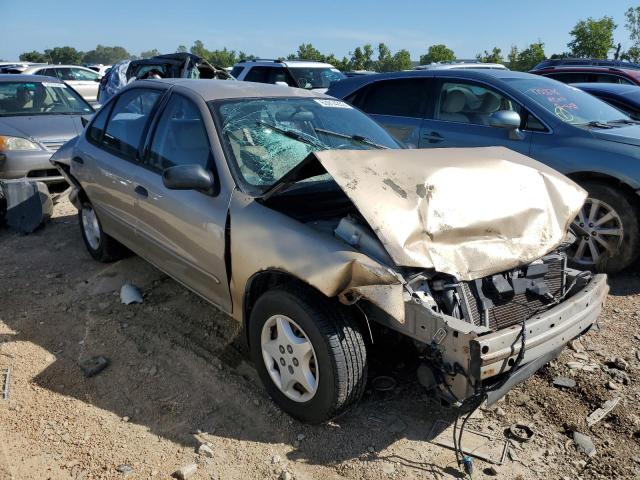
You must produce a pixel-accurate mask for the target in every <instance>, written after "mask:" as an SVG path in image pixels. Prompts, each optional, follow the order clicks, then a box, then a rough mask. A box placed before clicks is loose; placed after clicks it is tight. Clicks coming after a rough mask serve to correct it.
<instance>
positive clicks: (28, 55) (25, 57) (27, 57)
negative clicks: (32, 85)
mask: <svg viewBox="0 0 640 480" xmlns="http://www.w3.org/2000/svg"><path fill="white" fill-rule="evenodd" d="M20 60H21V61H23V62H33V63H47V62H48V61H49V59H48V58H47V57H46V56H45V54H44V53H42V52H37V51H35V50H32V51H30V52H24V53H21V54H20Z"/></svg>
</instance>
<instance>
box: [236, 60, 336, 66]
mask: <svg viewBox="0 0 640 480" xmlns="http://www.w3.org/2000/svg"><path fill="white" fill-rule="evenodd" d="M236 65H237V66H248V65H251V66H260V67H263V66H273V65H283V66H285V67H293V68H296V67H299V68H318V67H324V68H336V67H334V66H333V65H331V64H330V63H325V62H316V61H315V60H270V59H260V58H258V59H256V60H244V61H242V62H238V63H236Z"/></svg>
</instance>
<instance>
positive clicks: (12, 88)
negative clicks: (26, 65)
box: [0, 75, 93, 183]
mask: <svg viewBox="0 0 640 480" xmlns="http://www.w3.org/2000/svg"><path fill="white" fill-rule="evenodd" d="M91 114H93V108H92V107H91V105H89V104H88V103H87V102H86V101H85V100H84V99H83V98H82V97H81V96H80V95H79V94H78V93H77V92H75V91H74V90H73V89H72V88H71V87H69V86H68V85H66V84H65V83H63V82H62V81H60V80H58V79H57V78H50V77H43V76H39V75H38V76H37V75H0V178H1V179H14V178H21V177H27V178H36V179H38V180H40V181H44V182H48V183H56V182H63V181H64V179H63V177H61V176H60V173H59V172H58V171H57V170H56V169H55V168H52V166H51V164H50V163H49V158H50V157H51V155H52V154H53V153H55V151H56V150H57V149H58V148H60V146H61V145H62V144H64V143H65V142H66V141H67V140H69V139H70V138H73V137H75V136H77V135H78V134H79V133H80V132H82V130H83V125H82V122H81V117H82V116H83V115H91Z"/></svg>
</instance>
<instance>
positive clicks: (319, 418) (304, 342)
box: [249, 288, 367, 423]
mask: <svg viewBox="0 0 640 480" xmlns="http://www.w3.org/2000/svg"><path fill="white" fill-rule="evenodd" d="M249 336H250V343H251V354H252V357H253V361H254V362H255V366H256V369H257V370H258V374H259V375H260V378H261V380H262V382H263V383H264V385H265V387H266V389H267V391H268V392H269V395H270V396H271V397H272V398H273V400H274V401H275V402H276V403H277V404H278V406H279V407H280V408H282V409H283V410H284V411H285V412H287V413H288V414H289V415H291V416H293V417H295V418H297V419H299V420H301V421H303V422H307V423H319V422H323V421H325V420H329V419H331V418H333V417H335V416H337V415H339V414H340V413H342V412H344V411H345V410H346V409H348V408H349V407H350V406H351V405H353V404H354V403H356V402H357V401H358V400H359V399H360V397H361V396H362V393H363V391H364V387H365V384H366V379H367V357H366V348H365V344H364V340H363V338H362V335H361V333H360V330H359V329H358V327H357V325H356V323H355V322H354V321H353V319H351V318H350V317H349V316H348V315H346V314H345V313H344V312H343V311H342V309H341V306H340V305H337V304H335V303H333V302H331V301H330V300H329V299H326V298H324V297H322V296H321V295H320V294H317V293H316V292H314V291H312V290H310V289H304V288H300V289H299V288H295V289H285V288H277V289H274V290H270V291H267V292H266V293H265V294H263V295H262V296H261V297H260V298H259V299H258V301H257V302H256V304H255V306H254V308H253V310H252V313H251V318H250V321H249Z"/></svg>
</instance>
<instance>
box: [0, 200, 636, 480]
mask: <svg viewBox="0 0 640 480" xmlns="http://www.w3.org/2000/svg"><path fill="white" fill-rule="evenodd" d="M0 258H2V263H1V264H0V265H1V267H0V371H1V370H2V369H3V368H7V367H10V368H11V372H12V377H11V381H10V397H9V400H7V401H2V400H0V480H5V479H19V480H22V479H38V480H39V479H94V478H96V479H103V478H104V479H106V478H124V477H126V478H130V479H137V478H144V479H146V478H169V476H170V475H171V474H172V473H173V472H175V471H176V470H178V469H179V468H181V467H184V466H187V465H189V464H196V465H197V468H196V470H195V473H193V475H192V476H190V477H189V478H193V479H254V478H255V479H269V478H271V479H276V478H283V479H284V478H287V479H291V478H294V479H316V478H322V479H342V478H348V479H387V478H394V479H414V478H415V479H417V478H421V479H422V478H456V477H458V478H460V477H461V475H460V474H459V473H458V470H457V468H456V462H455V457H454V454H453V452H452V451H451V450H448V449H446V448H443V447H441V446H438V445H435V444H434V443H432V442H430V441H429V440H430V432H431V428H432V426H433V424H434V422H435V421H436V420H444V421H445V422H446V425H449V424H451V422H452V421H453V420H454V419H455V418H456V415H457V412H456V411H455V410H452V409H446V408H442V407H440V406H439V405H438V404H437V402H435V401H434V400H433V399H431V398H430V397H428V396H427V395H426V394H425V393H424V391H423V390H422V389H421V387H420V386H419V385H418V384H417V383H416V382H415V379H414V378H415V375H414V372H413V369H412V368H411V366H410V362H407V361H405V360H406V359H403V358H402V357H401V356H400V355H397V356H392V358H391V359H385V360H384V361H383V360H382V359H381V358H379V357H376V356H375V355H374V356H373V358H372V359H371V364H372V366H373V368H372V376H373V375H378V374H380V373H384V374H386V375H391V376H393V377H394V378H395V380H396V382H397V386H396V388H395V389H394V390H393V391H391V392H384V393H383V392H376V391H372V389H371V388H369V389H368V391H367V392H366V394H365V397H364V398H363V401H362V403H361V404H360V405H359V406H358V407H357V408H355V409H354V410H352V411H350V412H349V413H347V414H346V415H345V416H343V417H342V418H340V419H338V420H336V421H334V422H330V423H328V424H325V425H320V426H313V427H311V426H306V425H303V424H300V423H298V422H296V421H294V420H292V419H291V418H289V417H288V416H287V415H286V414H283V413H282V412H280V411H279V410H278V409H277V407H275V405H274V404H273V403H272V402H271V401H270V399H269V398H268V397H267V396H266V393H265V391H264V389H263V388H262V386H261V384H260V382H259V380H258V378H257V375H256V372H255V370H254V369H253V367H252V366H251V364H250V363H249V361H248V359H247V357H246V353H245V351H244V348H243V340H242V331H241V330H240V329H239V327H238V325H237V324H236V323H235V322H234V321H233V320H232V319H230V318H229V317H227V316H225V315H223V314H221V313H219V312H218V311H216V309H215V308H213V307H211V306H210V305H208V304H206V303H205V302H203V301H202V300H201V299H200V298H198V297H197V296H195V295H194V294H192V293H190V292H189V291H187V290H186V289H184V288H183V287H182V286H180V285H178V284H177V283H175V282H174V281H173V280H171V279H169V278H168V277H166V276H165V275H163V274H162V273H160V272H158V271H157V270H155V269H154V268H153V267H151V266H150V265H148V264H146V263H145V262H144V261H142V260H141V259H139V258H136V257H131V258H128V259H126V260H123V261H120V262H117V263H114V264H110V265H105V264H100V263H97V262H95V261H93V260H92V259H91V258H90V257H89V255H88V254H87V253H86V251H85V249H84V246H83V244H82V241H81V238H80V233H79V230H78V225H77V220H76V216H75V209H74V208H73V207H72V206H71V205H70V204H69V203H68V202H66V201H62V202H61V203H59V204H57V205H56V209H55V215H54V218H53V219H52V221H51V222H50V223H49V224H47V225H46V226H45V227H44V228H42V229H40V230H39V231H37V232H35V233H33V234H31V235H26V236H22V235H19V234H17V233H14V232H11V231H8V230H7V229H6V228H5V229H2V230H0ZM124 281H133V282H134V283H135V284H136V285H138V286H139V287H140V289H141V290H142V291H143V292H144V303H143V304H140V305H130V306H124V305H122V304H121V303H120V299H119V294H118V292H119V289H120V286H121V285H122V283H123V282H124ZM610 283H611V285H612V293H611V295H610V296H609V299H608V302H607V305H606V307H605V311H604V314H603V316H602V317H601V322H600V326H601V330H600V331H599V332H590V333H589V334H587V335H586V337H585V338H584V339H583V340H582V342H581V345H576V348H577V349H578V350H580V351H579V352H576V351H573V350H570V349H566V351H565V352H564V353H563V354H562V356H561V357H560V358H559V359H558V360H557V361H556V362H554V363H553V364H552V365H550V366H548V367H546V368H545V369H543V370H542V371H540V372H539V373H538V374H537V375H536V376H535V377H533V378H532V379H531V380H530V381H529V382H527V383H526V384H525V385H521V386H520V387H518V388H516V389H515V390H514V391H512V392H510V393H509V395H507V397H506V399H505V400H504V401H502V402H500V403H498V405H497V406H496V407H494V408H491V409H483V410H480V411H479V412H478V413H477V415H476V416H475V418H472V420H471V421H470V422H469V423H470V428H472V429H475V430H478V431H482V432H485V433H488V434H492V435H494V436H495V437H496V439H495V440H491V441H490V442H489V444H488V445H485V446H484V447H483V448H485V449H489V450H490V451H491V452H494V454H495V452H499V451H500V444H499V443H498V442H499V441H501V440H503V439H504V438H505V436H504V431H505V429H506V428H507V427H508V426H509V425H510V424H512V423H513V422H516V421H517V422H524V423H528V424H531V425H532V426H533V428H534V429H535V431H536V433H537V435H536V436H535V438H534V439H533V440H532V441H531V442H529V443H526V444H518V443H517V442H513V444H510V454H509V455H508V456H507V459H506V462H505V464H504V465H501V466H498V467H496V472H491V471H489V470H486V469H487V467H489V464H488V463H486V462H483V461H479V460H476V461H475V465H474V467H475V472H474V478H485V477H486V478H489V477H490V476H491V474H494V477H493V478H495V474H497V477H498V478H509V479H513V478H520V479H533V478H549V479H551V478H553V479H558V478H567V479H569V478H570V479H574V478H584V479H588V478H607V479H609V478H639V476H640V445H639V442H640V402H639V401H638V400H639V398H640V391H639V390H638V388H637V385H638V380H639V372H640V370H639V368H640V361H639V357H638V355H639V354H638V348H640V327H639V324H640V308H639V307H640V276H639V275H638V273H636V271H635V270H634V271H633V272H630V273H626V274H622V275H618V276H616V277H614V278H611V279H610ZM583 348H584V351H582V349H583ZM96 355H103V356H105V357H107V358H108V359H109V360H110V364H109V366H108V367H107V368H106V369H105V370H104V371H103V372H101V373H100V374H98V375H96V376H94V377H91V378H86V377H85V376H84V375H83V372H82V370H81V369H80V368H79V362H82V361H83V360H86V359H88V358H91V357H93V356H96ZM616 357H622V358H623V359H624V360H625V362H622V361H620V360H619V359H617V360H616ZM568 362H581V363H583V364H591V363H592V364H594V365H595V367H594V371H584V370H579V369H575V368H574V369H570V368H569V366H568ZM558 375H563V376H569V377H572V378H574V379H575V380H576V382H577V384H576V386H575V387H573V388H570V389H560V388H558V387H554V386H553V385H552V379H553V378H554V377H556V376H558ZM1 379H2V377H0V381H1ZM610 382H612V383H610ZM625 383H627V384H625ZM607 385H608V387H609V388H607ZM0 387H1V385H0ZM610 388H615V389H613V390H612V389H610ZM614 397H620V398H621V401H620V403H619V404H618V406H617V407H616V408H615V409H614V410H613V411H612V412H611V413H610V414H609V415H608V416H607V417H606V418H605V419H604V420H602V421H600V422H599V423H597V424H596V425H594V426H593V427H591V428H589V427H588V426H587V424H586V420H585V418H586V416H587V415H588V414H589V413H590V412H592V411H593V410H595V409H596V408H598V407H599V406H600V405H601V404H602V403H603V402H604V401H606V400H609V399H612V398H614ZM574 430H578V431H580V432H582V433H584V434H586V435H588V436H589V437H591V439H592V440H593V442H594V444H595V447H596V449H597V452H596V454H595V455H594V456H592V457H587V456H586V455H585V454H583V453H580V452H579V451H577V450H576V447H575V445H574V443H573V441H572V432H573V431H574ZM436 433H437V432H436ZM439 438H441V437H439ZM443 438H445V437H443ZM465 438H466V437H465ZM446 439H447V440H448V439H449V436H448V435H447V436H446ZM469 442H470V443H472V439H470V440H469ZM201 444H207V445H208V446H209V447H210V448H211V451H210V453H209V455H207V454H206V453H200V454H199V453H198V452H197V450H198V447H199V446H200V445H201Z"/></svg>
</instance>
